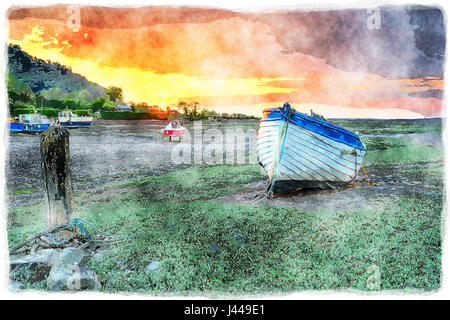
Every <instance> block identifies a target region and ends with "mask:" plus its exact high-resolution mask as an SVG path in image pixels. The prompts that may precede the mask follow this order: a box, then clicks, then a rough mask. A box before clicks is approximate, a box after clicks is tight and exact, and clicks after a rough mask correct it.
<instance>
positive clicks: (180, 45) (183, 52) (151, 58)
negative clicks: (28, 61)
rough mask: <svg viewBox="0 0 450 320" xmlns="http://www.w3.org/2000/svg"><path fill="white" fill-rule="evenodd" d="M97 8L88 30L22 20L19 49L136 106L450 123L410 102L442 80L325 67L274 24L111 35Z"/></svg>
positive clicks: (42, 16)
mask: <svg viewBox="0 0 450 320" xmlns="http://www.w3.org/2000/svg"><path fill="white" fill-rule="evenodd" d="M89 8H90V9H89V10H91V11H89V12H90V13H91V14H90V15H89V16H84V17H85V18H86V19H85V18H83V19H82V20H81V22H82V26H81V27H80V29H79V30H73V29H70V28H68V27H67V25H66V22H65V20H64V10H62V9H61V7H55V8H53V16H52V15H51V12H52V11H51V10H50V11H49V12H50V13H49V12H47V13H45V12H44V11H39V10H37V11H36V10H35V11H33V10H29V11H26V10H25V9H23V10H22V11H12V13H11V15H10V20H9V27H10V34H9V42H10V43H12V44H18V45H20V46H21V47H22V49H23V50H25V51H26V52H28V53H30V54H31V55H33V56H36V57H38V58H41V59H45V60H51V61H55V62H59V63H61V64H64V65H68V66H70V67H71V68H72V70H73V71H74V72H76V73H80V74H82V75H84V76H86V77H87V78H88V79H89V80H91V81H94V82H97V83H99V84H100V85H103V86H111V85H114V86H119V87H122V88H123V92H124V97H125V99H126V100H128V101H135V102H137V101H145V102H148V103H156V104H161V103H165V104H173V103H176V102H177V101H179V100H180V99H196V100H199V101H201V102H203V103H204V104H206V105H208V106H211V107H215V106H216V107H219V106H224V105H243V104H245V105H257V104H262V103H270V102H278V101H291V102H293V103H316V104H329V105H339V106H343V107H351V108H367V109H368V111H367V113H368V117H370V108H373V109H374V108H376V109H378V110H381V109H403V110H409V111H412V112H416V113H418V114H423V115H427V116H436V115H441V114H442V110H443V105H442V100H440V99H436V98H420V97H412V96H410V95H409V93H410V92H413V91H414V92H419V91H420V92H425V91H427V90H442V88H443V80H442V79H438V78H434V79H401V80H393V79H386V78H384V77H382V76H379V75H374V74H366V73H357V72H345V71H342V70H340V69H338V68H335V67H333V66H331V65H329V64H327V62H326V61H325V60H323V59H319V58H316V57H313V56H310V55H306V54H303V53H301V52H286V51H285V50H284V49H283V47H282V46H281V45H280V43H279V42H278V41H277V39H276V37H275V36H274V34H273V32H272V30H271V28H270V27H269V26H268V25H267V24H264V23H262V22H258V21H256V20H249V19H246V18H245V17H244V16H243V15H239V14H235V13H233V12H228V11H227V12H225V13H224V14H219V13H218V12H217V11H211V12H209V13H208V14H205V17H204V18H203V19H202V18H201V15H200V14H197V15H196V16H195V17H194V16H192V17H190V18H186V17H184V18H182V15H180V14H178V13H179V11H176V13H177V14H175V15H174V16H173V17H170V15H169V16H168V17H166V18H165V20H164V19H162V18H158V19H159V20H158V19H156V18H155V19H154V20H151V21H150V22H149V21H147V22H145V23H144V22H143V20H139V19H144V17H143V16H142V15H141V14H137V13H136V15H135V18H136V20H137V22H136V23H131V25H130V27H129V28H127V27H126V24H125V23H123V21H122V22H121V25H120V27H117V28H106V27H105V26H103V27H102V26H101V25H99V24H98V23H96V22H95V19H93V13H92V12H94V11H95V10H94V9H92V8H95V7H89ZM92 10H94V11H92ZM96 10H97V13H99V12H102V11H101V8H97V9H96ZM161 10H162V9H161ZM202 10H203V9H202ZM194 11H195V10H194ZM194 11H192V10H191V11H190V12H191V13H190V14H192V15H193V14H194V13H193V12H194ZM200 11H201V10H200V9H199V12H200ZM105 12H106V13H107V15H113V13H111V12H112V11H111V10H108V11H105ZM130 12H136V11H130ZM130 12H127V11H126V9H122V10H119V11H117V12H116V14H117V15H116V19H119V20H120V19H121V17H123V19H125V20H127V21H128V20H130V19H131V18H132V15H131V14H130ZM161 12H165V14H168V13H169V12H170V10H166V9H164V10H163V11H161ZM30 16H35V17H30ZM152 17H155V15H152ZM102 19H103V20H105V18H104V17H103V18H102ZM102 19H101V20H102ZM105 21H106V20H105ZM105 25H106V26H108V27H113V26H110V25H109V23H107V22H105Z"/></svg>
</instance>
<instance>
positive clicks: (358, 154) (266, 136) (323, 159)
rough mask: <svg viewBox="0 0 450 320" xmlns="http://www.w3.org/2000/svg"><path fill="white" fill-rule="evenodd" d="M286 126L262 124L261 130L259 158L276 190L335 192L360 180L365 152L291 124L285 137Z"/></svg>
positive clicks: (258, 143) (259, 135) (280, 121)
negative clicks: (340, 187)
mask: <svg viewBox="0 0 450 320" xmlns="http://www.w3.org/2000/svg"><path fill="white" fill-rule="evenodd" d="M284 123H285V121H284V119H282V120H272V121H261V123H260V127H259V130H258V142H257V153H258V158H259V161H260V163H261V165H262V166H263V167H264V169H265V170H266V172H267V174H268V175H269V180H270V181H272V179H274V180H275V184H274V187H275V190H277V189H279V190H282V189H284V188H286V189H292V188H334V187H336V186H340V185H345V184H348V183H349V182H351V181H352V180H353V179H354V178H355V177H356V175H357V174H358V171H359V169H360V167H361V163H362V160H363V157H364V153H365V151H364V150H360V149H358V148H355V147H352V146H349V145H347V144H344V143H341V142H339V141H336V140H333V139H330V138H329V137H326V136H324V135H320V134H318V133H315V132H312V131H309V130H307V129H305V128H303V127H301V126H298V125H295V124H293V123H288V126H287V131H286V134H285V137H284V136H283V135H282V134H281V132H282V128H283V126H284ZM283 142H284V146H283ZM282 150H283V151H282ZM281 152H282V156H281V160H280V154H281ZM278 162H280V163H278Z"/></svg>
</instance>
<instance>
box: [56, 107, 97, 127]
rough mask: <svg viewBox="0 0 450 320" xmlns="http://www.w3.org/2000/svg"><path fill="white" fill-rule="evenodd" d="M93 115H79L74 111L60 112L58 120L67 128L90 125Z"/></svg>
mask: <svg viewBox="0 0 450 320" xmlns="http://www.w3.org/2000/svg"><path fill="white" fill-rule="evenodd" d="M92 120H93V117H79V116H77V115H74V114H73V112H72V111H61V112H58V121H59V123H60V124H61V126H63V127H66V128H79V127H90V126H91V124H92Z"/></svg>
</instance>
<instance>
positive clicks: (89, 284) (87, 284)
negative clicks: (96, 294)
mask: <svg viewBox="0 0 450 320" xmlns="http://www.w3.org/2000/svg"><path fill="white" fill-rule="evenodd" d="M89 259H90V255H89V254H87V253H86V252H84V251H83V250H81V249H78V248H66V249H64V250H63V251H62V252H61V254H60V255H59V257H58V260H57V261H56V262H55V264H54V265H53V266H52V268H51V270H50V274H49V276H48V278H47V289H49V290H55V291H59V290H99V289H100V288H101V284H100V283H99V282H98V280H97V275H96V274H95V273H94V271H92V270H91V268H90V267H89V265H88V262H89Z"/></svg>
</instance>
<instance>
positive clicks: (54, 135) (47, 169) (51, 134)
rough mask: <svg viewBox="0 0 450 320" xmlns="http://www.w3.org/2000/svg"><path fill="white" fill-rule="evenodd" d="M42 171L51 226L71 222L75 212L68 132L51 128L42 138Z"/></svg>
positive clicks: (48, 218)
mask: <svg viewBox="0 0 450 320" xmlns="http://www.w3.org/2000/svg"><path fill="white" fill-rule="evenodd" d="M41 169H42V180H43V182H44V188H45V200H46V204H47V223H48V226H49V227H53V226H54V225H57V224H65V223H68V222H69V220H70V218H71V215H72V212H73V186H72V173H71V169H70V151H69V131H68V130H67V129H65V128H62V127H61V126H56V125H52V126H50V128H48V129H47V130H45V131H44V132H43V133H42V135H41Z"/></svg>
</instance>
